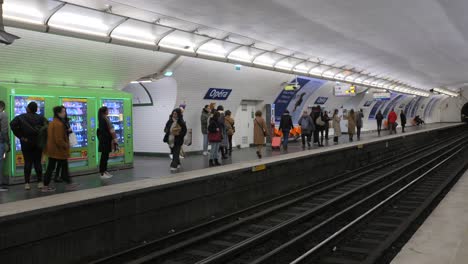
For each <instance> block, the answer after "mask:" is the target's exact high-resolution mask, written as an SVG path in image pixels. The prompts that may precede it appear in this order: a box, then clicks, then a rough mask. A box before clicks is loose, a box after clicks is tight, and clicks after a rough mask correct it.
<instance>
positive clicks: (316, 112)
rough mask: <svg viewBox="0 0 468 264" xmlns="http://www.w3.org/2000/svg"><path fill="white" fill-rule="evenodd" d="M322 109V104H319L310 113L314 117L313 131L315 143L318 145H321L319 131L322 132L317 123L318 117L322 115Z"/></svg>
mask: <svg viewBox="0 0 468 264" xmlns="http://www.w3.org/2000/svg"><path fill="white" fill-rule="evenodd" d="M321 111H322V110H321V109H320V106H317V107H316V108H315V110H314V109H313V108H312V112H311V113H310V117H311V118H312V121H313V123H314V128H315V130H314V131H313V135H314V144H315V143H317V145H319V146H320V141H319V133H320V130H319V127H318V125H317V118H319V117H320V113H321Z"/></svg>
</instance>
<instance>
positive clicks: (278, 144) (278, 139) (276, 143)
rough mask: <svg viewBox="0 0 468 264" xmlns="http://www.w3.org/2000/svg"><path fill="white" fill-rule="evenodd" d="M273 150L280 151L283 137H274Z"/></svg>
mask: <svg viewBox="0 0 468 264" xmlns="http://www.w3.org/2000/svg"><path fill="white" fill-rule="evenodd" d="M271 148H272V149H280V148H281V137H273V138H272V139H271Z"/></svg>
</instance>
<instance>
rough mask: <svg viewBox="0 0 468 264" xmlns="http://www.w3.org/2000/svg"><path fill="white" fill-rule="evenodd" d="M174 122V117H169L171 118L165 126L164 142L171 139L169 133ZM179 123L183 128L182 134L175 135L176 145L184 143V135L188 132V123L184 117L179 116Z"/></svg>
mask: <svg viewBox="0 0 468 264" xmlns="http://www.w3.org/2000/svg"><path fill="white" fill-rule="evenodd" d="M173 123H174V119H172V118H169V120H168V121H167V123H166V127H165V128H164V133H165V135H164V142H168V141H169V135H170V134H171V127H172V124H173ZM177 124H179V126H180V127H181V128H182V130H181V131H180V134H179V135H178V136H175V137H174V145H177V146H182V145H183V144H184V137H185V135H186V134H187V125H186V124H185V121H184V119H182V118H179V119H178V120H177Z"/></svg>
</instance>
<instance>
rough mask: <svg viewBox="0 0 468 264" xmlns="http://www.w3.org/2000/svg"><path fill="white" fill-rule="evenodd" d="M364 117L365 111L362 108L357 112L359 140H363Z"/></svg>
mask: <svg viewBox="0 0 468 264" xmlns="http://www.w3.org/2000/svg"><path fill="white" fill-rule="evenodd" d="M363 118H364V113H363V112H362V109H361V110H359V111H358V112H357V113H356V129H357V134H356V135H357V140H358V141H359V140H361V129H362V125H363V124H362V123H363V120H362V119H363Z"/></svg>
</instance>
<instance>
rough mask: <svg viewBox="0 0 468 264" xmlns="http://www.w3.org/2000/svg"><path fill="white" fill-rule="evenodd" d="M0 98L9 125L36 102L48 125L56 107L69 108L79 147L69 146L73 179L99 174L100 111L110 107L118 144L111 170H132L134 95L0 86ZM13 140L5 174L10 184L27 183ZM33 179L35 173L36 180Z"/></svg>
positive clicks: (6, 159)
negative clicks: (4, 107) (100, 108)
mask: <svg viewBox="0 0 468 264" xmlns="http://www.w3.org/2000/svg"><path fill="white" fill-rule="evenodd" d="M0 98H6V99H4V101H5V103H6V111H7V114H8V116H9V121H11V120H12V119H13V118H14V117H15V116H17V115H20V114H22V113H25V112H26V107H27V105H28V104H29V103H30V102H33V101H34V102H36V103H37V104H38V114H40V115H43V116H45V117H46V118H47V119H48V120H49V121H50V120H52V118H53V108H54V107H55V106H58V105H63V106H65V107H66V109H67V115H68V118H69V122H70V127H71V129H72V130H73V133H75V135H76V139H77V144H76V145H74V146H70V149H71V151H70V159H69V166H70V172H71V173H72V175H79V174H87V173H94V172H97V171H98V168H97V167H98V162H99V157H100V156H99V153H98V140H97V135H96V131H97V123H98V122H97V120H98V109H99V107H101V106H103V105H106V106H108V107H109V111H110V115H109V116H110V119H111V121H112V124H113V125H114V128H115V130H116V133H117V136H118V141H119V149H118V151H116V152H114V153H111V158H110V160H109V161H110V162H109V168H110V169H112V168H129V167H132V166H133V131H132V129H133V128H132V95H131V94H129V93H126V92H122V91H119V90H115V89H109V88H82V87H70V86H46V85H32V84H7V83H2V84H0ZM10 137H11V145H12V151H11V152H10V153H7V155H6V157H5V160H4V166H3V170H4V171H3V173H4V175H5V176H6V177H5V178H8V180H9V183H10V184H15V183H22V182H24V179H23V178H24V177H23V174H24V173H23V169H24V158H23V155H22V153H21V146H20V142H19V140H18V139H17V138H15V136H14V135H13V134H11V136H10ZM46 161H47V157H46V156H45V155H44V156H43V165H44V167H45V163H46ZM44 169H45V168H44ZM44 172H45V170H44ZM34 176H35V173H34V172H33V179H34Z"/></svg>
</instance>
